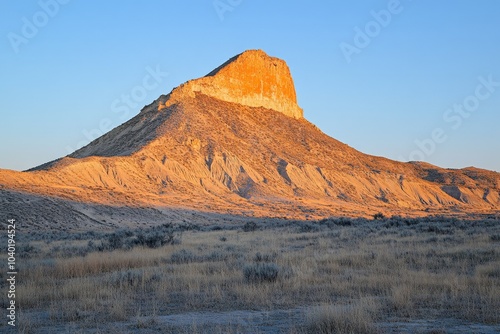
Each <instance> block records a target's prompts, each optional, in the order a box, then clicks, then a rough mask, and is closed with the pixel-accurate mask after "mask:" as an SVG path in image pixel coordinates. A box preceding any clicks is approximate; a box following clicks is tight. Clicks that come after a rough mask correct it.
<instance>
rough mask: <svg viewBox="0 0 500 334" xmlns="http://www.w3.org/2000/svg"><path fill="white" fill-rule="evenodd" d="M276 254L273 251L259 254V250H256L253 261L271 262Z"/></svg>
mask: <svg viewBox="0 0 500 334" xmlns="http://www.w3.org/2000/svg"><path fill="white" fill-rule="evenodd" d="M276 257H277V255H276V254H275V253H274V254H261V253H260V252H257V254H255V256H254V258H253V260H254V261H255V262H271V261H273V260H274V259H276Z"/></svg>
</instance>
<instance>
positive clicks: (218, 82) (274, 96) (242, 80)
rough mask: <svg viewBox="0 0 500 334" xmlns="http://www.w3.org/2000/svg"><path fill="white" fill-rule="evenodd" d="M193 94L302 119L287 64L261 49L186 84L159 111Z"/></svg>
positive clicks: (240, 56)
mask: <svg viewBox="0 0 500 334" xmlns="http://www.w3.org/2000/svg"><path fill="white" fill-rule="evenodd" d="M197 92H198V93H201V94H204V95H208V96H211V97H214V98H216V99H218V100H222V101H226V102H232V103H237V104H240V105H245V106H250V107H264V108H267V109H272V110H275V111H279V112H281V113H283V114H285V115H286V116H289V117H293V118H302V117H303V111H302V109H301V108H300V107H299V106H298V105H297V97H296V94H295V86H294V84H293V80H292V76H291V74H290V70H289V68H288V66H287V64H286V63H285V62H284V61H283V60H281V59H278V58H274V57H269V56H268V55H267V54H266V53H264V52H263V51H261V50H252V51H246V52H244V53H242V54H240V55H237V56H235V57H233V58H231V59H230V60H228V61H227V62H226V63H224V64H223V65H221V66H220V67H218V68H217V69H215V70H213V71H212V72H210V73H209V74H208V75H207V76H205V77H203V78H200V79H196V80H191V81H188V82H186V83H185V84H183V85H181V86H180V87H178V88H176V89H175V90H174V91H173V92H172V94H171V98H170V99H169V100H168V101H167V103H166V104H165V105H161V106H160V109H163V108H165V107H168V106H169V105H171V104H172V103H175V102H176V101H179V100H182V98H184V97H185V96H191V97H194V96H195V93H197Z"/></svg>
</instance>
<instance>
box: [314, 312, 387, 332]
mask: <svg viewBox="0 0 500 334" xmlns="http://www.w3.org/2000/svg"><path fill="white" fill-rule="evenodd" d="M307 318H308V319H307V332H308V333H315V334H316V333H320V334H330V333H360V334H362V333H366V334H368V333H377V331H376V329H375V327H374V325H373V321H372V319H371V316H370V315H369V314H368V312H366V311H365V310H363V309H362V308H361V307H353V306H348V307H339V306H322V307H318V308H316V309H314V310H313V311H312V312H310V313H309V314H308V317H307Z"/></svg>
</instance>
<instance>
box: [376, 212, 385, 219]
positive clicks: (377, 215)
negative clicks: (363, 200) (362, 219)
mask: <svg viewBox="0 0 500 334" xmlns="http://www.w3.org/2000/svg"><path fill="white" fill-rule="evenodd" d="M380 219H385V216H384V214H383V213H382V212H377V213H376V214H374V215H373V220H380Z"/></svg>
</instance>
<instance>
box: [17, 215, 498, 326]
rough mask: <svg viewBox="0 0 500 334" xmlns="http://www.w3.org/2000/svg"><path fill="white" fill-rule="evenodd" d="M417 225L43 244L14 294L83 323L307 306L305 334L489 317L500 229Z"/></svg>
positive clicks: (493, 316)
mask: <svg viewBox="0 0 500 334" xmlns="http://www.w3.org/2000/svg"><path fill="white" fill-rule="evenodd" d="M461 226H462V225H461ZM426 228H427V227H426V226H425V224H423V226H421V225H415V226H405V227H400V226H399V227H391V226H385V225H384V223H383V222H377V223H375V222H373V223H370V222H368V223H364V224H359V225H355V226H327V227H325V226H321V228H317V229H314V230H313V231H312V232H307V233H303V232H298V229H297V228H296V227H295V225H291V226H289V227H276V228H271V229H266V230H256V231H252V232H243V231H242V230H222V231H204V232H200V231H191V232H185V233H184V234H183V241H182V244H179V245H166V246H163V247H161V248H157V249H149V248H143V247H135V248H133V249H132V250H128V251H124V250H117V251H112V252H93V253H90V254H88V255H86V256H83V257H71V258H52V257H51V255H50V252H49V251H48V248H44V247H43V245H42V246H40V248H41V251H40V252H39V254H38V255H35V256H34V257H32V258H30V259H25V260H23V261H22V263H20V265H21V266H22V268H21V269H20V277H22V280H20V281H19V285H18V295H17V302H18V303H19V305H20V306H21V307H22V309H23V310H24V317H27V314H29V313H30V311H32V312H35V311H44V312H47V313H48V317H49V319H50V320H51V321H52V323H53V324H54V325H55V324H61V323H64V322H68V321H70V322H76V323H79V324H81V325H82V326H83V327H85V326H87V327H89V328H93V326H95V323H96V322H101V323H102V322H111V321H124V320H130V321H132V320H131V319H133V318H134V317H136V316H138V315H139V316H142V317H156V315H162V314H172V313H181V312H191V311H194V310H199V311H224V310H235V309H240V310H248V309H265V310H273V309H291V308H296V307H301V306H310V307H314V306H315V305H323V306H320V307H314V308H313V309H312V310H311V311H308V312H306V313H307V315H306V318H307V319H308V325H307V326H306V327H305V329H304V330H305V331H308V330H309V331H313V332H317V333H333V332H335V333H337V332H339V333H351V332H355V333H371V332H373V331H375V328H376V322H377V321H379V320H384V319H386V318H387V317H388V316H389V315H391V316H398V317H403V318H411V317H414V318H424V319H425V318H426V317H427V316H432V317H435V316H436V314H438V315H439V314H441V315H442V316H443V317H445V316H446V317H455V318H458V319H465V320H470V321H473V322H479V323H494V324H498V323H500V314H499V313H498V312H497V310H498V309H500V271H499V268H500V251H499V245H500V241H497V240H494V238H493V239H492V238H490V234H491V233H496V234H498V230H499V228H500V226H498V225H493V226H490V227H488V228H486V227H481V226H480V225H470V226H465V227H461V228H457V229H454V230H453V231H452V232H449V233H448V232H447V233H443V234H440V233H436V232H435V231H434V230H433V229H426ZM221 240H224V241H221ZM246 268H253V269H252V270H260V269H261V268H268V269H266V270H270V269H269V268H271V269H272V270H271V271H272V275H271V276H272V279H260V277H261V276H251V275H250V277H252V279H249V278H248V277H249V276H248V274H247V277H246V276H245V273H246V271H245V270H247V271H248V270H250V269H246ZM275 271H276V272H275ZM256 277H257V278H256ZM265 277H267V276H265ZM375 301H376V302H375ZM339 305H340V306H339ZM342 305H343V306H342ZM27 321H28V320H27ZM29 321H31V322H27V324H29V326H26V328H27V330H26V332H30V331H31V329H30V328H32V327H33V326H34V325H33V323H34V322H36V319H32V320H29ZM148 323H149V322H147V323H142V322H141V321H136V325H137V326H139V327H140V326H146V325H147V324H148ZM152 323H155V322H154V321H153V322H152ZM150 325H151V326H153V325H152V324H150ZM150 325H147V326H150ZM147 326H146V327H147ZM198 330H199V331H200V332H203V330H202V329H199V328H198ZM297 330H298V331H301V330H302V329H301V328H298V329H297Z"/></svg>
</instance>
